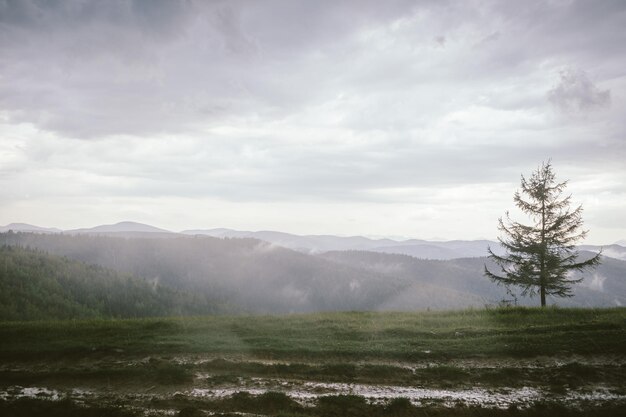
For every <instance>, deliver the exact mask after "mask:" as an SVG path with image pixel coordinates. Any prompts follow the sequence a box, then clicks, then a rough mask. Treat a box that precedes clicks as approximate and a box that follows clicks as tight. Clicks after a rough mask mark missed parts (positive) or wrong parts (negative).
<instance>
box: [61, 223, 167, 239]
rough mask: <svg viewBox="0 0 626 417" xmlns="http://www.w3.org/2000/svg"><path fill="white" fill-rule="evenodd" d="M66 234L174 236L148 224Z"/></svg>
mask: <svg viewBox="0 0 626 417" xmlns="http://www.w3.org/2000/svg"><path fill="white" fill-rule="evenodd" d="M65 232H66V233H69V234H94V235H107V234H116V235H121V234H125V235H128V236H129V237H133V236H137V237H139V236H141V235H142V234H146V233H149V234H154V233H159V234H174V233H173V232H170V231H169V230H165V229H160V228H158V227H154V226H150V225H148V224H143V223H136V222H128V221H126V222H120V223H115V224H105V225H101V226H96V227H92V228H86V229H73V230H66V231H65Z"/></svg>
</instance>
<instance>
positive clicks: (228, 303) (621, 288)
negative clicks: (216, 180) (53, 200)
mask: <svg viewBox="0 0 626 417" xmlns="http://www.w3.org/2000/svg"><path fill="white" fill-rule="evenodd" d="M3 244H5V245H11V246H17V247H22V248H24V247H32V248H36V249H38V250H42V251H46V252H47V253H49V254H51V255H61V256H66V257H68V258H69V259H72V260H74V261H80V262H84V263H86V264H95V265H100V266H101V267H104V268H109V269H112V270H115V271H116V273H117V274H122V275H121V276H124V275H123V274H128V275H131V276H133V277H137V278H138V279H141V280H142V281H141V285H143V286H141V288H145V287H147V288H152V287H153V286H156V287H157V288H160V291H161V292H162V293H157V295H158V300H159V303H163V306H159V307H156V306H153V307H152V308H153V310H154V313H149V312H147V311H146V310H140V311H139V312H136V313H132V314H136V315H143V314H150V315H163V314H168V312H170V311H174V312H175V313H174V314H178V313H182V314H187V313H188V312H189V310H190V309H192V310H193V311H211V312H213V311H214V312H227V313H232V312H245V313H272V314H273V313H289V312H312V311H341V310H343V311H345V310H361V311H363V310H415V309H428V308H431V309H455V308H466V307H470V306H471V307H484V306H485V305H495V304H498V303H499V302H501V301H503V300H505V299H506V300H511V299H512V296H511V295H510V294H507V292H506V289H505V288H503V287H501V286H497V285H496V284H494V283H493V282H491V281H490V280H489V279H488V278H486V277H485V276H484V274H483V271H484V265H485V263H487V265H488V266H489V267H490V268H493V267H494V265H490V263H489V260H488V259H486V258H465V259H454V260H446V261H443V260H441V261H435V260H423V259H417V258H415V257H411V256H407V255H395V254H386V253H376V252H366V251H338V252H328V253H325V254H316V255H314V254H305V253H301V252H297V251H294V250H290V249H286V248H282V247H280V246H276V245H272V244H270V243H267V242H263V241H260V240H256V239H249V238H246V239H230V238H226V239H219V238H214V237H206V236H197V237H193V236H192V237H188V236H179V237H172V238H169V239H162V238H147V237H142V238H122V237H110V236H86V235H76V236H73V235H65V234H54V235H53V234H35V233H0V245H3ZM581 256H592V254H591V253H583V254H582V255H581ZM65 262H67V261H65ZM0 266H1V265H0ZM60 266H61V267H62V266H63V264H62V263H61V265H60ZM83 267H84V265H83ZM53 269H54V268H52V267H51V268H50V271H52V270H53ZM584 278H585V279H584V281H583V282H582V283H580V284H578V285H576V286H575V287H574V293H575V296H574V297H573V298H569V299H550V300H549V303H550V304H557V305H561V306H576V307H582V306H589V307H601V306H602V307H609V306H619V305H624V304H626V262H624V261H621V260H618V259H611V258H608V257H606V258H604V259H603V262H602V264H601V265H600V266H599V267H598V268H597V269H596V270H594V271H590V272H589V273H585V275H584ZM133 282H134V281H133ZM137 285H140V284H137ZM85 287H86V288H87V287H88V286H87V285H85ZM166 287H167V288H169V289H170V290H169V291H172V294H178V295H177V297H179V299H176V300H178V301H173V302H172V301H171V300H169V299H168V297H165V296H164V294H165V291H166ZM94 291H96V289H94ZM97 291H101V290H100V289H98V290H97ZM102 291H104V290H102ZM190 293H191V294H194V297H205V299H206V301H205V302H204V304H202V303H200V304H199V305H200V306H204V307H202V309H199V308H197V306H198V303H197V302H196V301H194V300H193V299H192V301H191V302H189V303H186V302H183V301H181V300H186V299H187V298H188V297H190V296H189V295H188V294H190ZM172 296H174V295H172ZM146 297H148V298H147V300H154V299H155V297H156V296H155V295H154V294H152V293H146ZM150 297H152V298H150ZM113 298H115V297H113ZM96 300H97V299H96ZM517 301H518V302H519V303H520V304H522V305H537V300H536V299H529V298H524V297H518V300H517ZM150 302H152V301H150ZM168 302H169V304H168ZM125 304H128V305H132V302H129V303H125ZM84 305H88V304H84ZM151 305H152V304H151ZM161 307H162V308H161ZM148 310H149V309H148ZM98 311H99V312H100V311H101V310H98ZM107 314H109V313H107ZM124 314H126V315H128V314H131V313H124Z"/></svg>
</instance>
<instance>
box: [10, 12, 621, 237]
mask: <svg viewBox="0 0 626 417" xmlns="http://www.w3.org/2000/svg"><path fill="white" fill-rule="evenodd" d="M625 22H626V5H624V3H623V2H622V1H614V2H610V1H606V2H602V3H592V2H587V1H554V2H544V1H529V2H500V1H493V2H491V1H469V2H446V1H421V2H415V1H392V2H379V1H373V0H372V1H365V2H363V1H358V2H356V1H355V2H350V1H347V2H333V1H327V2H326V1H322V2H313V3H312V2H305V1H303V2H294V1H287V0H285V1H271V2H262V3H260V2H254V1H212V2H204V1H162V2H161V1H131V0H117V1H106V2H99V1H78V0H76V1H62V2H49V1H36V0H22V1H11V0H8V1H5V2H2V3H0V134H1V135H2V141H1V142H0V185H1V186H2V187H3V190H5V192H3V193H2V194H3V196H2V197H0V222H1V221H2V220H4V222H6V223H8V222H10V221H17V220H24V221H31V222H40V223H45V224H51V225H52V224H53V223H54V225H58V226H66V225H67V226H82V225H89V224H92V223H97V222H100V221H104V220H107V221H108V220H113V221H114V220H118V219H119V216H128V215H131V216H136V217H140V218H135V220H140V221H141V220H143V221H148V220H150V221H156V222H158V223H159V225H162V226H168V227H172V226H173V227H178V226H180V227H181V228H186V227H203V226H206V227H210V226H230V227H240V226H243V225H244V224H245V225H248V227H250V228H256V229H258V228H281V223H280V221H279V220H280V219H281V218H283V219H285V218H286V217H287V215H288V214H289V213H290V212H291V210H293V209H294V207H298V208H299V209H300V210H302V213H301V217H302V219H301V221H299V222H287V223H285V227H288V228H290V230H291V231H296V232H316V231H319V232H327V233H330V232H335V233H377V234H409V235H413V236H415V237H430V236H433V235H442V234H443V235H447V236H448V237H451V238H452V237H465V238H470V237H478V236H492V235H494V234H495V218H494V216H496V218H497V216H498V215H500V214H501V213H502V212H503V211H504V210H506V209H507V208H509V207H510V205H511V197H510V196H511V195H512V193H513V191H514V189H515V188H516V187H517V182H518V179H519V175H520V174H521V173H525V174H528V173H530V171H532V170H533V169H534V168H535V167H536V166H537V165H538V164H539V163H540V162H541V161H542V160H545V159H547V158H550V157H552V158H553V161H554V164H555V167H556V169H557V172H558V173H559V174H560V176H562V177H564V178H569V179H570V180H571V186H572V188H573V189H572V192H574V196H575V197H577V198H578V200H579V201H580V202H583V203H584V205H585V207H586V213H587V218H588V219H589V227H590V228H591V229H592V232H591V236H596V238H597V240H603V241H605V242H606V241H607V240H611V239H612V240H617V239H620V238H624V235H626V218H625V217H624V215H620V214H617V215H610V213H620V210H622V209H624V208H625V207H624V203H622V202H623V201H626V199H625V198H624V197H625V196H626V190H625V188H624V185H623V181H622V180H620V178H625V177H626V176H625V174H626V164H624V163H623V161H624V160H626V146H625V141H626V138H625V134H626V126H625V122H624V120H623V119H624V118H623V114H624V109H625V104H626V103H625V101H624V100H625V99H624V96H625V95H624V93H625V91H626V70H624V68H626V62H625V61H626V58H625V56H626V54H624V46H623V45H626V32H625V31H624V30H623V26H624V23H625ZM183 201H184V204H186V205H187V207H188V210H187V211H188V212H193V213H199V212H206V211H205V210H206V207H207V205H208V206H211V207H215V209H214V210H212V213H213V214H212V216H211V217H205V216H203V215H201V214H193V215H190V218H189V222H188V223H185V224H183V221H182V220H181V219H180V218H172V217H171V216H172V214H171V211H172V210H169V209H166V207H174V206H175V204H180V203H181V202H183ZM175 202H176V203H175ZM153 204H155V205H157V206H158V207H162V210H161V209H160V208H153ZM119 205H122V207H118V206H119ZM268 205H271V206H272V208H268ZM78 206H80V207H84V208H83V209H81V210H82V211H81V216H76V217H73V220H69V219H66V218H63V216H62V214H61V213H63V212H66V211H67V210H68V209H70V208H71V207H78ZM338 206H341V207H347V208H349V209H346V210H340V212H341V213H342V214H341V216H340V217H339V218H334V217H333V216H332V213H336V212H337V207H338ZM53 207H56V208H54V209H53ZM138 207H139V209H137V208H138ZM148 207H150V208H148ZM235 207H236V209H235ZM307 207H310V209H307ZM233 210H234V211H236V212H237V213H241V217H245V213H255V216H256V217H257V222H256V223H254V222H253V221H248V220H245V221H244V220H242V219H241V217H240V218H239V220H237V219H233V218H232V216H230V214H229V213H232V212H233ZM407 210H408V211H410V212H412V213H416V215H415V216H413V217H412V216H409V215H408V214H407V215H404V214H403V213H404V212H405V211H407ZM174 211H175V210H174ZM274 212H276V213H277V214H276V213H274ZM381 212H384V213H385V214H386V215H388V216H391V217H393V218H394V219H397V220H396V221H393V222H392V221H389V223H388V224H387V226H385V222H379V221H378V220H376V217H377V216H378V215H379V213H381ZM622 212H623V211H622ZM46 213H47V214H46ZM53 213H55V214H53ZM319 213H326V214H325V215H324V216H322V215H320V216H319V218H318V214H319ZM351 213H352V214H351ZM359 213H360V214H359ZM605 214H606V216H605ZM20 215H27V216H28V218H19V219H18V218H16V217H19V216H20ZM469 215H471V218H476V217H477V216H478V219H477V220H476V221H475V222H472V223H473V224H471V225H466V226H464V225H463V223H464V222H463V221H459V220H458V219H464V218H465V217H467V216H469ZM329 216H330V218H329V219H328V223H327V224H325V223H324V220H323V219H324V218H328V217H329ZM144 217H147V218H144ZM608 217H610V218H612V219H614V223H613V224H611V225H607V224H604V223H606V222H604V223H602V221H601V219H603V218H608ZM307 218H308V219H311V220H310V224H307V221H306V219H307ZM594 219H598V220H597V224H594V223H593V222H594V221H595V220H594ZM229 222H230V223H229ZM78 223H80V224H78ZM465 223H468V222H465ZM45 224H44V225H45ZM254 224H256V225H257V226H256V227H255V226H254ZM294 224H295V225H294ZM372 225H375V226H372ZM451 225H454V228H453V226H451ZM285 227H282V228H283V229H284V228H285ZM438 230H440V231H441V232H438ZM594 230H595V231H596V235H594ZM605 239H606V240H605Z"/></svg>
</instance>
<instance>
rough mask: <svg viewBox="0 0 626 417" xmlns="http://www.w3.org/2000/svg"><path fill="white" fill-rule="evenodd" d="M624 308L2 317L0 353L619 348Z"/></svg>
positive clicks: (513, 352) (350, 354)
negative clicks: (53, 318) (58, 318)
mask: <svg viewBox="0 0 626 417" xmlns="http://www.w3.org/2000/svg"><path fill="white" fill-rule="evenodd" d="M625 350H626V308H614V309H556V308H549V309H543V310H542V309H529V308H508V309H493V310H465V311H455V312H424V313H357V312H354V313H325V314H306V315H305V314H303V315H286V316H210V317H196V318H168V319H162V318H160V319H132V320H82V321H50V322H46V321H36V322H5V323H0V359H4V360H10V359H33V358H38V359H41V358H50V359H52V358H58V357H98V356H103V355H123V356H125V355H134V354H138V355H139V354H141V355H146V354H148V355H149V354H159V355H175V354H216V355H234V356H238V357H256V358H271V359H284V360H294V359H298V360H320V359H329V360H330V359H336V360H341V359H345V358H349V359H350V360H352V361H354V360H367V359H380V360H407V361H412V360H423V359H448V358H475V357H489V358H491V357H533V356H553V355H559V356H562V355H574V354H578V355H598V354H604V355H616V354H617V355H622V354H624V353H625Z"/></svg>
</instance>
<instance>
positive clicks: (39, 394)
mask: <svg viewBox="0 0 626 417" xmlns="http://www.w3.org/2000/svg"><path fill="white" fill-rule="evenodd" d="M0 398H2V399H3V400H7V399H18V398H40V399H46V400H52V401H56V400H59V399H60V398H61V395H60V394H59V391H57V390H52V389H48V388H41V387H19V386H17V387H9V388H8V389H7V390H6V391H2V392H0Z"/></svg>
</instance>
